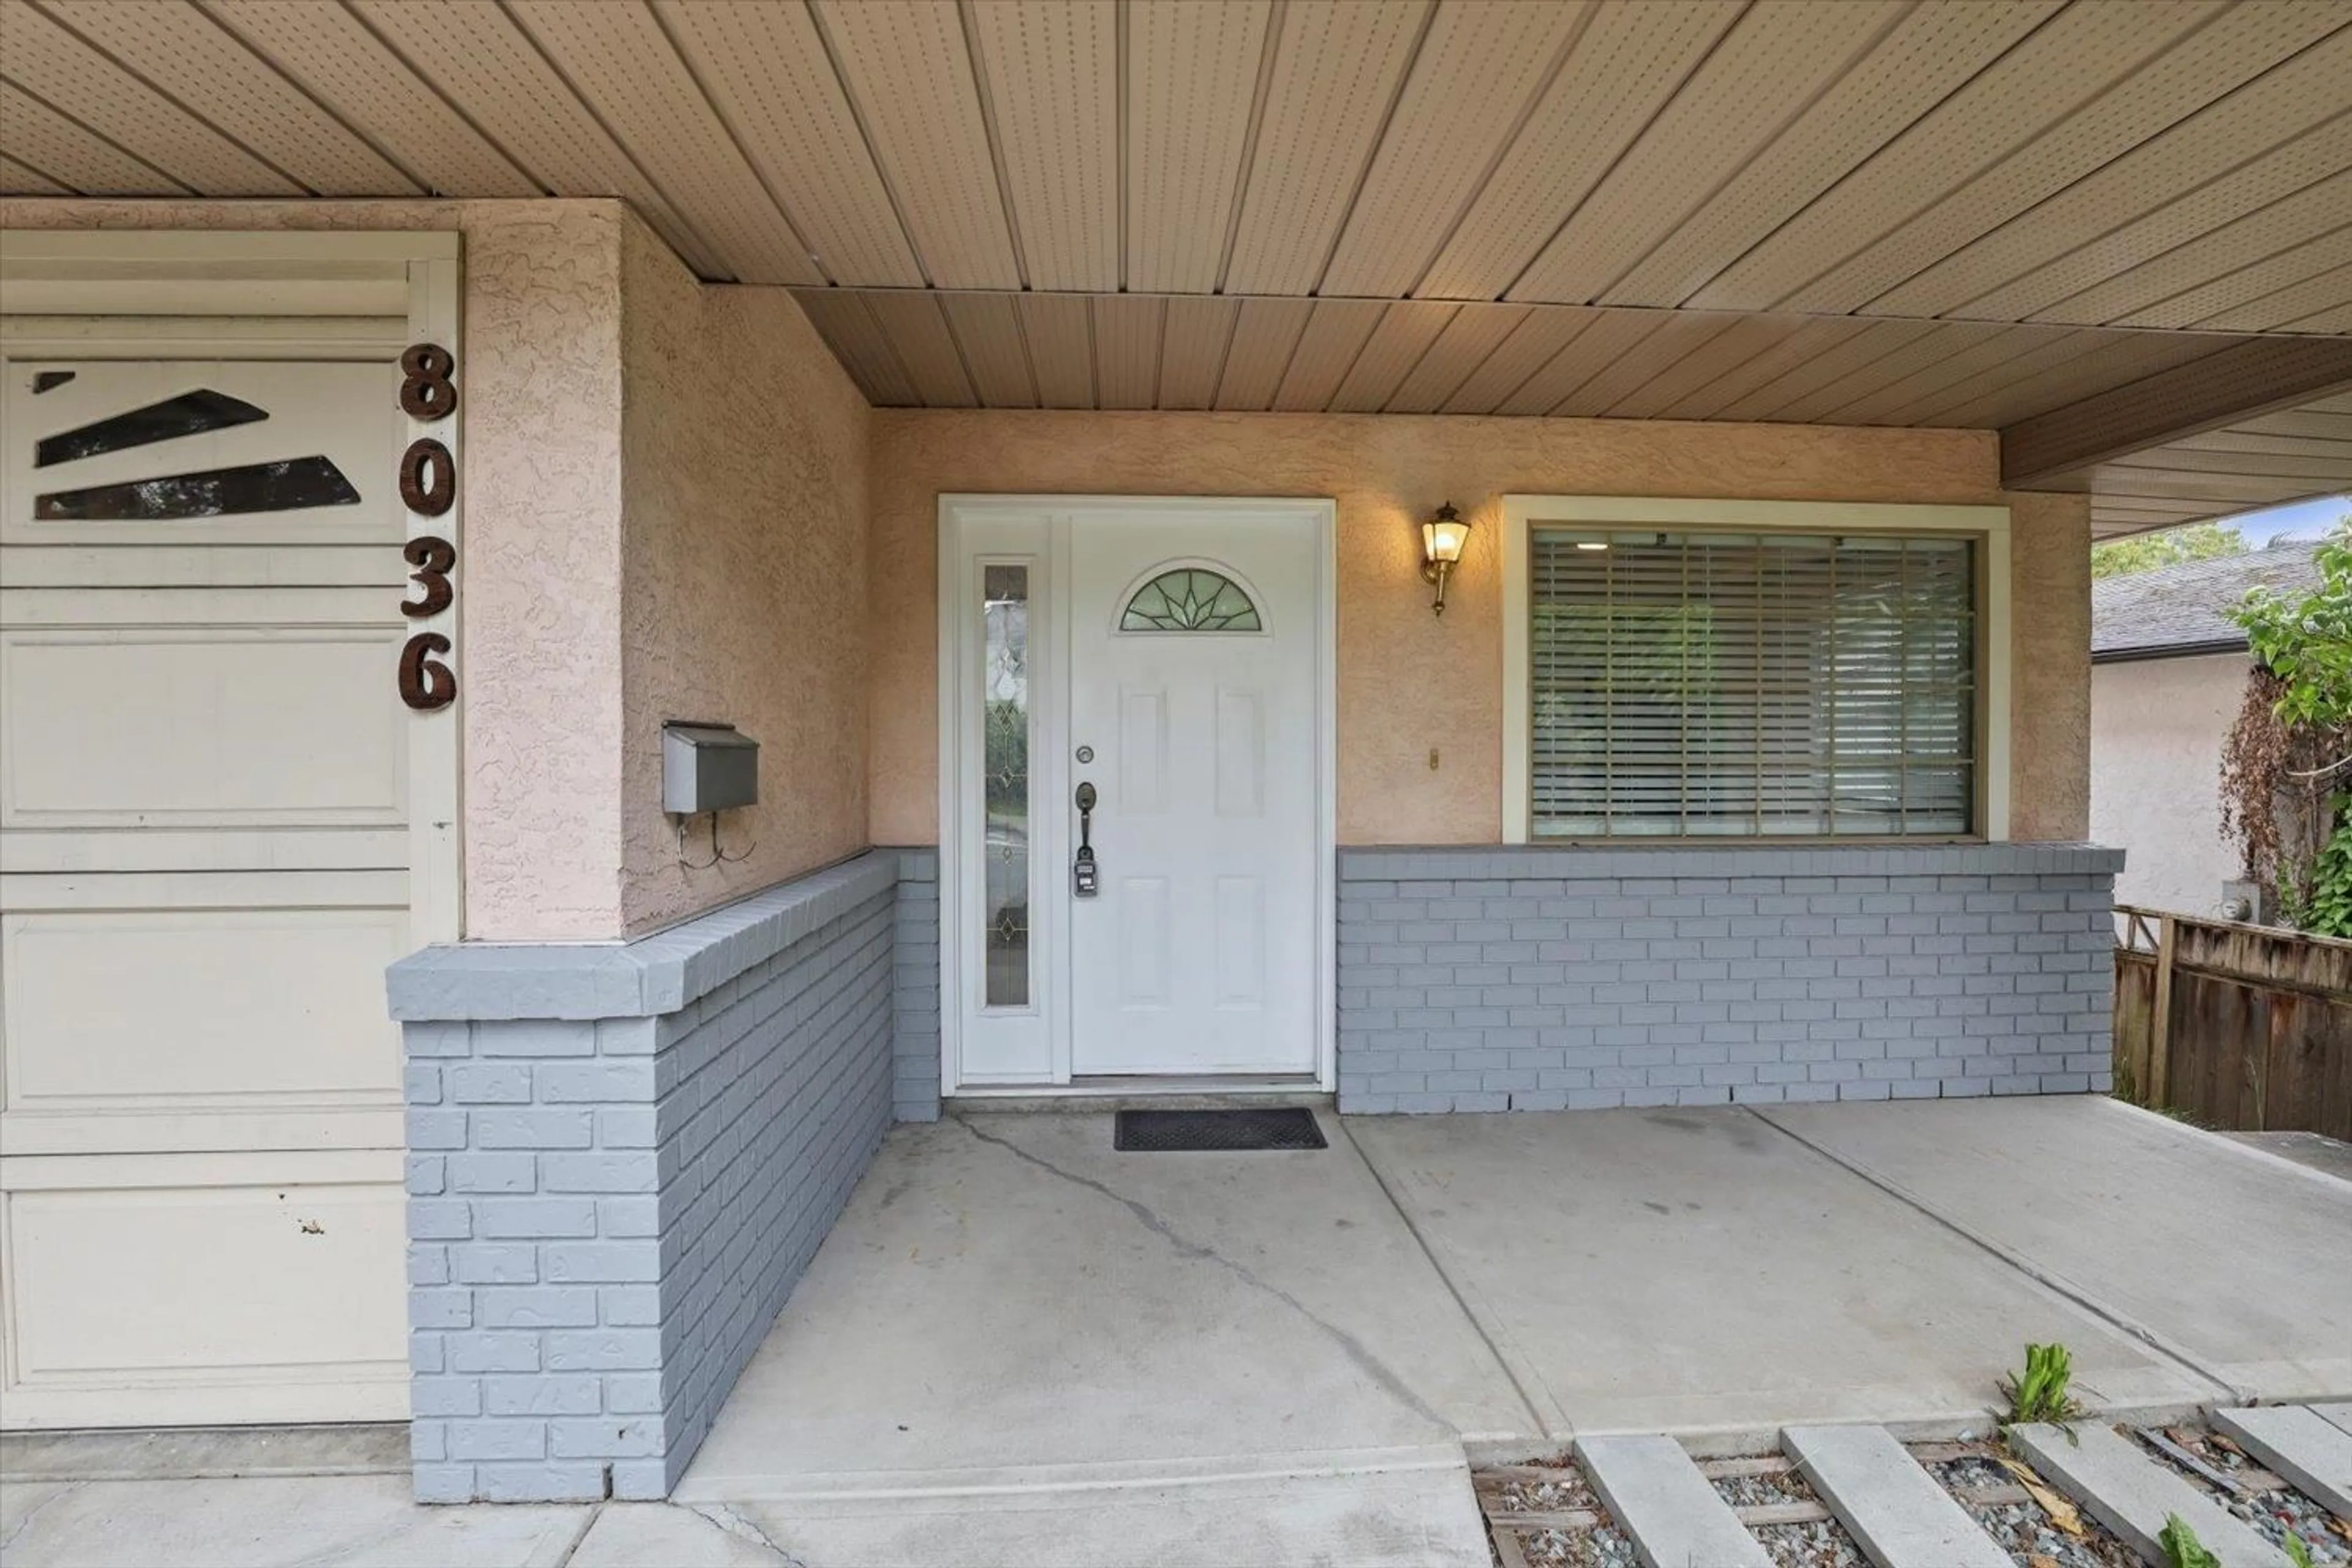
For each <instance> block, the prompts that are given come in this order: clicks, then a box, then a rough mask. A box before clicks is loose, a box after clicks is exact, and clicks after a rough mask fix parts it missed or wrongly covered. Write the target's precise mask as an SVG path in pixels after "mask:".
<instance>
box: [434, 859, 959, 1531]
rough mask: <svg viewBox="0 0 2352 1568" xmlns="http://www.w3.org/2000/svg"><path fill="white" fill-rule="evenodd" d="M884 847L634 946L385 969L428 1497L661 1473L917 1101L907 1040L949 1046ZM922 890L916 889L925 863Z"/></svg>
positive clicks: (754, 1344)
mask: <svg viewBox="0 0 2352 1568" xmlns="http://www.w3.org/2000/svg"><path fill="white" fill-rule="evenodd" d="M918 858H920V857H918ZM900 863H901V857H900V856H899V855H898V853H896V852H894V851H877V852H874V853H870V854H867V855H865V856H861V857H859V858H857V859H856V860H852V861H849V862H846V863H845V864H843V865H841V866H836V867H834V868H830V869H828V870H825V871H821V872H818V873H816V874H815V875H814V876H810V877H805V878H802V879H796V880H794V881H792V882H788V883H785V884H782V885H780V886H778V887H776V888H772V889H768V890H766V891H764V892H761V893H760V894H757V895H754V896H753V897H751V898H750V899H746V900H742V901H741V902H740V903H736V904H732V905H730V906H728V907H727V908H725V909H721V910H714V911H712V912H711V913H709V914H707V915H704V916H701V917H698V918H697V919H695V920H692V921H687V922H686V923H684V924H682V925H679V926H677V927H674V928H672V929H671V930H669V931H663V932H660V933H658V934H656V935H655V936H651V937H648V938H646V939H645V940H643V941H639V942H629V943H626V944H622V945H614V946H609V947H587V948H583V947H572V948H562V947H544V946H521V945H497V946H490V945H477V946H459V947H449V948H436V949H428V950H426V951H425V952H422V953H418V954H416V955H415V956H414V957H412V958H409V959H406V960H404V961H402V963H399V964H396V965H394V968H393V971H392V974H391V977H390V989H391V995H392V1002H393V1011H394V1016H395V1017H397V1018H399V1019H401V1020H402V1022H403V1025H404V1035H405V1039H406V1047H407V1092H408V1104H409V1112H408V1127H409V1152H408V1191H409V1202H408V1226H409V1259H408V1268H409V1310H410V1324H411V1330H412V1334H411V1342H410V1346H411V1361H412V1367H413V1372H414V1381H413V1384H412V1392H413V1421H412V1426H411V1433H412V1445H413V1454H414V1458H415V1488H416V1495H417V1496H418V1498H419V1499H420V1500H425V1501H430V1502H463V1501H468V1500H476V1499H489V1500H505V1501H525V1500H561V1499H594V1498H603V1497H605V1496H608V1495H609V1496H614V1497H620V1498H659V1497H664V1496H667V1494H668V1492H669V1490H670V1489H671V1488H672V1487H673V1486H674V1485H676V1484H677V1479H678V1477H679V1476H680V1474H681V1473H683V1471H684V1469H685V1468H686V1465H687V1461H688V1459H689V1458H691V1457H692V1456H693V1453H694V1450H695V1448H696V1447H697V1446H698V1445H699V1444H700V1442H701V1441H702V1438H703V1436H705V1434H707V1433H708V1432H709V1428H710V1425H711V1422H712V1421H713V1420H714V1419H715V1418H716V1416H717V1415H718V1412H719V1406H720V1405H722V1404H723V1403H724V1402H725V1400H726V1398H727V1395H728V1394H729V1392H730V1390H731V1389H732V1388H733V1386H734V1384H735V1380H736V1377H737V1376H738V1375H739V1374H740V1373H741V1371H742V1369H743V1366H744V1364H745V1363H747V1362H748V1361H749V1360H750V1359H751V1354H752V1352H754V1351H755V1350H756V1349H758V1347H759V1344H760V1342H761V1338H762V1337H763V1336H764V1335H765V1334H766V1332H767V1331H768V1329H769V1327H770V1325H771V1324H772V1322H773V1321H774V1320H775V1317H776V1314H777V1312H778V1311H779V1310H781V1309H782V1306H783V1304H784V1301H785V1299H786V1298H787V1297H788V1296H789V1295H790V1294H791V1292H792V1289H793V1285H794V1284H795V1283H796V1282H797V1281H798V1280H799V1279H800V1276H801V1274H802V1271H803V1269H804V1268H806V1267H807V1265H808V1262H809V1259H810V1258H812V1257H813V1256H814V1254H815V1251H816V1248H817V1247H818V1245H819V1244H820V1243H821V1242H822V1241H823V1240H824V1237H825V1234H826V1233H827V1232H828V1231H829V1230H830V1229H831V1228H832V1226H833V1223H834V1221H835V1218H836V1217H837V1216H838V1215H840V1213H841V1210H842V1207H843V1205H845V1203H846V1202H847V1201H848V1198H849V1194H850V1190H851V1189H852V1188H853V1187H854V1186H855V1185H856V1183H857V1180H858V1178H859V1177H860V1176H861V1175H863V1174H864V1173H865V1171H866V1166H867V1165H868V1163H870V1162H871V1161H872V1159H873V1155H874V1152H875V1151H876V1149H877V1147H878V1146H879V1145H880V1143H881V1141H882V1138H883V1135H884V1133H885V1132H886V1131H887V1130H888V1127H889V1125H890V1122H891V1121H892V1120H893V1115H894V1100H896V1102H897V1106H898V1110H900V1111H903V1112H904V1113H905V1114H906V1115H907V1116H908V1117H909V1118H915V1117H921V1116H923V1115H924V1112H925V1109H926V1107H925V1101H924V1100H923V1095H922V1085H921V1083H920V1082H919V1081H914V1082H909V1081H907V1080H906V1079H905V1078H904V1077H902V1075H901V1072H900V1069H899V1068H898V1058H899V1057H900V1055H901V1054H902V1053H910V1052H913V1051H914V1050H916V1049H917V1047H919V1037H920V1035H921V1034H922V1031H923V1028H924V1026H925V1024H926V1022H928V1024H929V1038H930V1046H929V1049H930V1055H931V1058H932V1060H933V1061H934V1062H936V1060H937V1056H938V1027H937V1000H936V996H935V995H934V996H933V997H932V998H931V999H930V1012H929V1015H928V1018H927V1017H926V1016H924V1015H923V1014H921V1013H920V1012H919V1010H918V1011H917V1012H916V1013H915V1015H914V1016H911V1017H908V1016H902V1014H901V1011H900V1006H899V1004H900V1001H901V998H902V995H903V994H905V993H906V992H907V991H908V989H909V988H908V985H907V984H906V982H905V977H904V975H903V973H902V972H901V969H900V966H899V964H898V962H897V955H898V948H899V936H900V931H901V929H902V925H903V923H904V922H905V921H906V920H907V918H908V917H907V915H906V913H905V908H904V906H905V903H906V902H907V901H908V900H905V899H902V894H901V883H900ZM919 869H920V868H919ZM916 886H917V891H916V892H915V894H914V895H913V897H912V900H911V901H912V902H913V904H914V905H915V907H916V909H917V910H918V911H919V910H920V909H921V908H922V904H923V893H924V891H925V890H929V889H935V888H936V882H935V881H934V880H929V879H922V878H919V879H918V881H917V884H916ZM936 901H937V900H936V897H935V896H934V897H933V898H932V899H931V900H930V902H931V905H932V907H933V908H936ZM934 918H935V917H934ZM937 1103H938V1100H937V1090H936V1079H935V1078H934V1080H933V1085H932V1090H931V1095H930V1099H929V1115H931V1116H936V1114H937Z"/></svg>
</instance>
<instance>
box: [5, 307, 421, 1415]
mask: <svg viewBox="0 0 2352 1568" xmlns="http://www.w3.org/2000/svg"><path fill="white" fill-rule="evenodd" d="M7 326H8V337H7V339H6V343H5V357H0V376H4V377H5V387H4V388H0V393H5V402H0V415H5V431H0V446H4V447H5V452H0V463H5V475H4V476H0V478H4V479H5V483H0V507H5V511H0V1093H4V1094H5V1098H0V1151H5V1154H0V1204H5V1224H0V1352H5V1369H4V1370H5V1382H0V1412H5V1424H6V1425H8V1426H68V1425H123V1424H147V1423H156V1424H166V1423H191V1422H195V1423H203V1422H234V1421H285V1420H350V1419H370V1418H387V1417H394V1418H396V1417H401V1416H404V1415H406V1413H407V1392H406V1390H407V1385H406V1376H407V1371H406V1356H405V1331H406V1325H405V1323H404V1320H403V1302H404V1280H403V1268H402V1252H403V1240H402V1191H401V1169H400V1167H401V1154H400V1150H401V1144H402V1131H401V1115H400V1110H399V1105H400V1039H399V1033H398V1030H397V1027H396V1026H394V1025H393V1024H392V1023H390V1022H389V1021H388V1020H387V1018H386V1016H385V1009H384V998H383V969H384V965H385V964H386V963H390V962H391V961H393V960H394V959H395V958H398V957H400V956H401V955H403V954H404V953H406V952H411V951H413V950H414V949H415V947H417V946H419V945H421V944H422V943H423V942H425V941H428V940H434V939H436V938H437V937H442V936H446V935H452V934H454V931H447V930H441V929H436V927H438V926H446V924H447V923H448V922H449V921H450V920H451V918H452V917H450V916H449V915H448V914H446V911H444V910H441V909H439V908H437V907H433V908H428V907H427V904H428V900H427V897H426V895H427V892H428V889H433V891H432V897H433V899H435V900H438V899H441V898H443V897H444V896H445V891H446V879H444V878H443V877H440V876H437V875H436V876H423V875H420V876H415V877H412V874H411V868H412V861H413V860H414V859H415V858H417V854H418V851H417V850H416V849H415V848H414V847H413V843H414V842H415V837H416V836H415V835H414V834H413V833H412V826H413V819H414V816H415V813H417V812H419V811H420V810H422V811H431V812H436V813H437V814H438V815H439V816H440V817H441V818H442V819H443V821H442V826H444V827H445V828H446V819H447V818H448V817H450V816H454V810H453V805H454V782H453V781H452V782H450V783H448V784H447V787H446V789H445V788H442V787H440V786H439V785H437V784H436V783H435V776H436V775H435V774H434V773H433V772H432V768H431V767H430V766H427V765H425V763H435V759H436V758H437V759H440V760H442V761H446V757H447V756H448V754H449V753H447V752H444V751H442V750H441V746H442V741H441V740H440V739H439V738H437V737H436V736H435V735H434V734H433V733H432V732H431V731H426V730H425V728H424V726H425V725H427V724H431V723H434V722H436V721H438V722H443V723H446V722H453V721H454V715H453V714H446V713H444V714H438V715H431V716H420V715H417V714H415V713H412V712H411V711H410V710H408V709H407V708H406V707H404V705H403V704H402V702H401V701H400V700H399V697H398V696H397V694H396V691H395V686H394V674H395V670H396V668H397V664H398V660H399V656H400V651H401V647H402V645H403V643H404V641H405V640H406V639H407V637H409V635H410V634H411V633H412V631H414V630H415V627H414V626H412V625H411V624H410V623H408V622H407V621H405V620H404V618H403V616H401V614H400V612H399V608H398V606H399V604H400V601H401V599H402V596H403V592H404V587H405V585H406V576H407V572H408V568H407V567H406V566H405V565H404V563H403V561H402V557H401V550H400V546H401V543H402V542H403V540H404V537H405V535H406V533H407V532H408V531H409V521H408V514H407V513H406V511H405V510H404V507H403V506H402V503H401V501H400V499H399V496H398V493H397V487H396V484H395V470H396V467H397V464H398V461H399V457H400V453H401V450H402V448H403V447H404V445H405V444H406V443H407V441H408V440H409V438H410V437H411V434H412V428H411V426H410V424H409V421H408V419H407V416H405V415H404V414H403V413H402V412H401V410H400V407H399V401H398V393H399V386H400V380H401V373H400V371H399V369H398V368H397V365H396V363H395V361H396V357H397V355H398V354H399V353H400V351H401V349H402V348H403V346H404V340H405V339H406V338H407V336H408V331H409V323H408V321H405V320H403V319H400V318H385V319H382V320H376V321H361V320H351V319H346V320H343V321H338V322H334V323H331V330H325V331H322V330H320V329H319V328H313V329H311V331H310V332H308V333H306V331H305V330H304V328H303V327H302V326H301V325H300V324H299V323H294V322H288V321H236V320H215V321H187V320H181V321H173V322H158V323H155V324H154V327H153V331H152V335H151V336H150V337H148V338H147V339H146V340H145V341H144V342H143V343H142V342H141V341H140V337H139V331H140V329H139V327H138V325H137V324H136V323H125V322H122V321H114V322H111V323H107V324H105V325H103V327H102V329H101V328H100V327H97V326H94V325H92V324H90V323H74V322H69V321H27V320H26V319H24V318H18V319H16V320H15V321H11V322H9V323H7ZM85 339H86V340H87V341H86V342H85V341H83V340H85ZM142 347H143V349H144V351H145V353H143V355H142V356H141V357H135V358H134V357H108V356H127V355H129V354H131V353H138V351H139V350H140V349H141V348H142ZM77 349H79V350H80V351H82V352H81V353H79V355H78V354H77V353H76V350H77ZM446 521H452V522H454V521H455V520H454V518H451V519H448V520H446ZM422 752H432V753H434V756H433V757H432V758H427V757H424V756H422V755H420V753H422ZM435 765H438V763H435ZM420 796H425V797H431V798H424V799H420ZM445 837H446V834H445Z"/></svg>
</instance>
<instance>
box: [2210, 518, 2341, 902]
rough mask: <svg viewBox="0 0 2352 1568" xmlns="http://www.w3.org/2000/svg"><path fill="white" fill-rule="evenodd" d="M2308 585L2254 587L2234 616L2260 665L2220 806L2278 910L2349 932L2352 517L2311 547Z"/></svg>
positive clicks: (2226, 757)
mask: <svg viewBox="0 0 2352 1568" xmlns="http://www.w3.org/2000/svg"><path fill="white" fill-rule="evenodd" d="M2313 559H2314V562H2315V564H2316V566H2317V567H2318V570H2319V582H2318V584H2317V585H2316V586H2315V587H2313V588H2311V589H2309V590H2308V591H2305V592H2300V593H2293V594H2281V593H2278V592H2276V591H2275V590H2273V589H2269V588H2255V589H2253V590H2252V591H2250V592H2249V593H2248V594H2247V595H2246V597H2245V600H2244V602H2243V603H2242V604H2241V605H2238V606H2237V607H2236V608H2235V609H2233V610H2231V612H2230V618H2231V620H2233V621H2235V622H2236V623H2237V624H2238V625H2239V626H2242V627H2244V628H2245V632H2246V642H2247V645H2248V647H2250V648H2251V649H2252V653H2253V656H2254V662H2255V668H2254V672H2253V675H2252V678H2251V679H2250V680H2249V683H2248V688H2247V699H2248V700H2247V703H2246V707H2245V710H2244V711H2243V712H2242V714H2241V715H2240V717H2239V720H2238V723H2237V726H2236V727H2235V728H2234V729H2233V730H2232V731H2231V736H2230V741H2229V743H2228V745H2227V746H2226V747H2225V749H2224V752H2223V762H2222V771H2221V772H2222V777H2221V782H2222V795H2223V805H2222V816H2223V819H2224V821H2225V823H2226V824H2228V825H2229V826H2230V827H2231V830H2232V831H2234V832H2235V833H2237V835H2238V837H2239V838H2240V841H2241V842H2242V845H2243V846H2244V847H2245V850H2246V862H2247V868H2248V869H2249V871H2250V872H2251V873H2252V875H2255V876H2257V877H2263V879H2265V880H2268V881H2269V882H2270V883H2271V885H2272V886H2273V888H2274V889H2276V890H2277V892H2278V895H2279V912H2280V913H2281V914H2282V915H2284V917H2285V918H2286V920H2287V921H2289V922H2290V923H2292V924H2294V925H2297V926H2300V927H2301V928H2302V929H2304V930H2305V931H2313V932H2315V933H2317V934H2319V935H2322V936H2352V790H2347V788H2346V787H2345V786H2346V785H2347V784H2352V518H2347V519H2345V520H2344V521H2340V522H2338V523H2337V524H2336V528H2335V529H2334V531H2331V532H2330V533H2329V534H2328V536H2327V538H2326V540H2324V541H2322V542H2321V543H2320V545H2319V547H2318V549H2317V550H2316V551H2315V552H2314V556H2313Z"/></svg>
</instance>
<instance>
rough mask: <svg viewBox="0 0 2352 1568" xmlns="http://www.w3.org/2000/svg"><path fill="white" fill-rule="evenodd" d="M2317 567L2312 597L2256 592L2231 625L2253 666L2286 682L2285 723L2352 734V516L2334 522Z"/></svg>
mask: <svg viewBox="0 0 2352 1568" xmlns="http://www.w3.org/2000/svg"><path fill="white" fill-rule="evenodd" d="M2312 560H2313V563H2314V564H2315V565H2316V566H2317V567H2318V568H2319V584H2318V585H2317V586H2316V587H2315V588H2313V589H2312V590H2311V591H2310V592H2308V593H2304V594H2281V593H2278V592H2276V591H2274V590H2273V589H2269V588H2254V589H2251V590H2249V591H2248V592H2247V594H2246V597H2245V602H2244V603H2243V604H2242V605H2239V606H2238V607H2237V608H2236V609H2234V610H2232V611H2231V612H2230V618H2231V620H2233V621H2235V622H2237V623H2238V625H2240V626H2243V627H2244V628H2245V629H2246V642H2247V644H2248V646H2250V647H2252V650H2253V655H2254V658H2255V659H2256V660H2258V661H2259V662H2260V663H2261V664H2262V666H2263V668H2265V669H2268V670H2269V671H2270V672H2271V673H2272V674H2273V675H2275V676H2277V677H2278V678H2279V679H2281V680H2283V681H2284V682H2285V683H2286V692H2285V695H2284V696H2283V697H2281V698H2280V699H2279V717H2280V718H2282V719H2284V720H2285V721H2287V722H2288V723H2289V724H2294V725H2301V726H2307V727H2310V728H2313V729H2320V730H2329V729H2344V728H2347V727H2352V517H2347V518H2346V519H2344V520H2343V521H2339V522H2338V523H2336V527H2335V528H2334V529H2333V530H2331V531H2329V533H2328V535H2327V537H2326V539H2325V540H2322V541H2321V542H2320V544H2319V548H2318V550H2317V551H2316V552H2315V553H2314V554H2313V557H2312Z"/></svg>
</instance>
